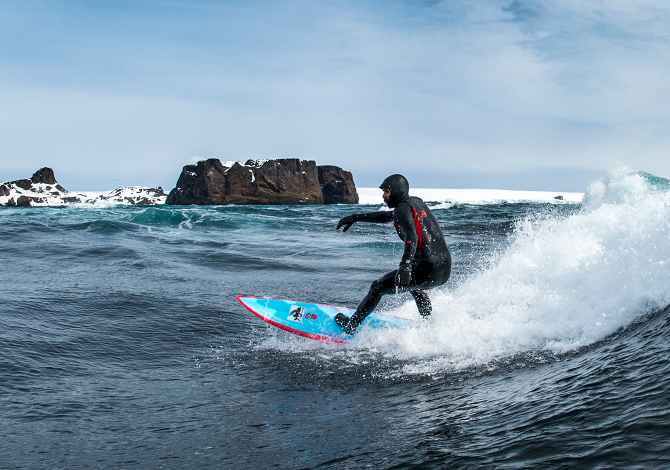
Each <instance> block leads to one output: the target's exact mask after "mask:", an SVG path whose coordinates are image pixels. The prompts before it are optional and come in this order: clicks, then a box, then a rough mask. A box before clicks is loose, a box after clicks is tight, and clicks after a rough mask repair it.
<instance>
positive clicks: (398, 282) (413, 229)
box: [335, 175, 451, 334]
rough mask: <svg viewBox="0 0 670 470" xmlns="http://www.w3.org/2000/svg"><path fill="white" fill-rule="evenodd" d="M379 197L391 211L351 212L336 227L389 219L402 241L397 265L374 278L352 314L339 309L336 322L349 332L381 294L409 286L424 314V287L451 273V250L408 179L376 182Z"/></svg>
mask: <svg viewBox="0 0 670 470" xmlns="http://www.w3.org/2000/svg"><path fill="white" fill-rule="evenodd" d="M379 188H380V189H381V190H382V191H383V193H382V197H383V198H384V202H385V203H386V205H387V206H388V207H389V208H391V209H393V210H392V211H379V212H369V213H366V214H352V215H348V216H346V217H343V218H341V219H340V221H339V222H338V223H337V227H336V230H337V229H339V228H340V227H344V230H342V231H343V232H346V231H347V230H349V229H350V228H351V226H352V225H353V224H354V222H391V221H393V224H394V225H395V228H396V231H397V232H398V236H399V237H400V239H401V240H403V242H404V243H405V250H404V252H403V255H402V259H401V261H400V266H399V267H398V269H396V270H395V271H391V272H390V273H387V274H385V275H383V276H382V277H381V278H379V279H377V280H376V281H374V282H373V283H372V285H371V286H370V291H369V292H368V294H367V295H366V296H365V298H364V299H363V301H362V302H361V304H360V305H359V306H358V308H357V309H356V311H355V312H354V314H353V315H352V316H351V317H347V316H346V315H344V314H343V313H338V314H337V316H336V317H335V322H336V323H337V324H338V325H339V326H340V327H341V328H342V329H343V330H344V331H345V332H346V333H348V334H353V333H354V331H355V330H356V328H357V327H358V326H359V325H360V324H361V323H362V322H363V320H365V317H367V316H368V315H369V314H370V313H372V311H373V310H374V309H375V307H376V306H377V304H378V303H379V301H380V300H381V298H382V295H384V294H393V293H397V292H399V291H403V290H405V289H407V290H409V292H410V294H412V297H414V300H415V302H416V305H417V307H418V308H419V313H420V314H421V315H422V316H423V317H427V316H428V315H430V313H431V311H432V306H431V303H430V299H429V298H428V294H427V293H426V292H425V289H430V288H433V287H437V286H441V285H442V284H444V283H445V282H447V280H448V279H449V275H450V274H451V254H450V253H449V249H448V248H447V243H446V242H445V241H444V235H442V230H440V226H439V224H438V223H437V220H436V219H435V216H434V215H433V214H432V213H431V212H430V209H428V207H427V206H426V204H425V203H424V202H423V200H421V198H418V197H413V196H410V195H409V183H408V182H407V179H406V178H405V177H404V176H402V175H391V176H389V177H388V178H386V179H385V180H384V182H383V183H382V184H381V185H380V186H379Z"/></svg>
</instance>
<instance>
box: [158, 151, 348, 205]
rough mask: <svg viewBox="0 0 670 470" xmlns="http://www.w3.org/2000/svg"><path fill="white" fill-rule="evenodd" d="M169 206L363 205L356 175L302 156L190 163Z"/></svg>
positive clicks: (174, 191) (211, 160) (168, 199)
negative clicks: (356, 184) (243, 161)
mask: <svg viewBox="0 0 670 470" xmlns="http://www.w3.org/2000/svg"><path fill="white" fill-rule="evenodd" d="M166 203H167V204H172V205H191V204H197V205H220V204H256V205H279V204H358V193H357V192H356V186H355V185H354V178H353V176H352V175H351V173H350V172H348V171H344V170H342V169H341V168H339V167H336V166H317V165H316V162H315V161H313V160H299V159H297V158H287V159H277V160H247V161H246V162H245V163H242V162H225V163H222V162H221V161H220V160H218V159H216V158H211V159H209V160H202V161H199V162H198V163H196V164H194V165H186V166H185V167H184V168H183V170H182V172H181V175H180V176H179V180H178V181H177V185H176V187H175V188H174V189H173V190H172V191H170V194H169V195H168V197H167V201H166Z"/></svg>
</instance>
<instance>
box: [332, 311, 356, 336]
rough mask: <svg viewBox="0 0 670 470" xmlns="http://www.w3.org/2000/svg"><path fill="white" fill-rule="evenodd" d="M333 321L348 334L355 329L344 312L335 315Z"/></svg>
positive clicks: (352, 332)
mask: <svg viewBox="0 0 670 470" xmlns="http://www.w3.org/2000/svg"><path fill="white" fill-rule="evenodd" d="M335 323H337V325H338V326H339V327H340V328H342V329H343V330H344V332H345V333H346V334H348V335H353V334H354V332H355V331H356V327H355V326H354V325H352V324H351V320H350V319H349V317H348V316H346V315H345V314H344V313H338V314H337V315H335Z"/></svg>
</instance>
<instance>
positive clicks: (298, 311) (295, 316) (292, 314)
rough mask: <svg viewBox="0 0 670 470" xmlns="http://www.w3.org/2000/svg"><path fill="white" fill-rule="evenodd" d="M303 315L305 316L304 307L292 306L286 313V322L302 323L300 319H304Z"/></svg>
mask: <svg viewBox="0 0 670 470" xmlns="http://www.w3.org/2000/svg"><path fill="white" fill-rule="evenodd" d="M304 315H305V307H298V306H297V305H293V306H292V307H291V309H290V310H289V311H288V320H290V321H296V322H298V323H302V318H303V317H304Z"/></svg>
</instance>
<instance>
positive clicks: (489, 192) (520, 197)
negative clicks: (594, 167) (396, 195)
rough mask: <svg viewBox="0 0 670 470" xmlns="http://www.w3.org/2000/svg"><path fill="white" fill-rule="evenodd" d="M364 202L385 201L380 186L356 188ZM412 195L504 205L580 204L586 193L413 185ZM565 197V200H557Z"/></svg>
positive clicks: (443, 200) (438, 201)
mask: <svg viewBox="0 0 670 470" xmlns="http://www.w3.org/2000/svg"><path fill="white" fill-rule="evenodd" d="M356 191H357V192H358V198H359V203H360V204H373V205H377V204H382V203H383V200H382V190H381V189H379V188H356ZM409 193H410V195H412V196H416V197H420V198H421V199H423V200H424V201H426V202H437V203H451V204H453V203H459V204H500V203H504V202H508V203H515V202H519V203H521V202H531V203H532V202H551V203H571V204H574V203H579V202H581V200H582V197H583V196H584V193H574V192H561V191H512V190H507V189H430V188H410V191H409ZM557 196H561V197H562V199H556V197H557Z"/></svg>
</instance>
